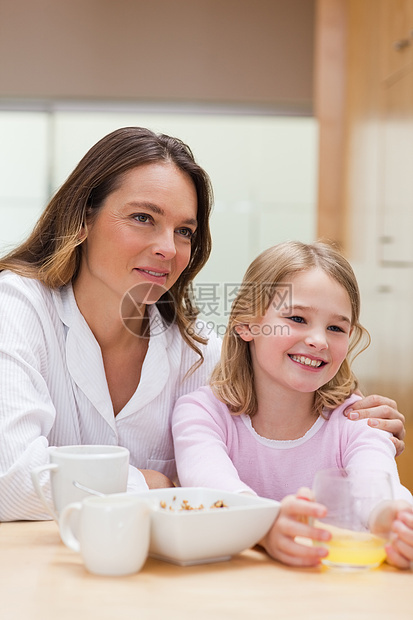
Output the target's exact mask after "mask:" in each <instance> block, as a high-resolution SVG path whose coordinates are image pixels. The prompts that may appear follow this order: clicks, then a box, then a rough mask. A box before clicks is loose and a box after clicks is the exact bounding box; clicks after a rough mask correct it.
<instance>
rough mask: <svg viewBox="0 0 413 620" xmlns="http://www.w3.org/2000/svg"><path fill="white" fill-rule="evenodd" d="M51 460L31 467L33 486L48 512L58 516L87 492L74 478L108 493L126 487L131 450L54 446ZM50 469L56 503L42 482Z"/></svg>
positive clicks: (91, 487)
mask: <svg viewBox="0 0 413 620" xmlns="http://www.w3.org/2000/svg"><path fill="white" fill-rule="evenodd" d="M47 450H48V453H49V460H50V462H49V463H47V464H45V465H40V466H39V467H35V468H34V469H32V471H31V476H32V481H33V485H34V488H35V490H36V492H37V494H38V496H39V498H40V499H41V501H42V503H43V505H44V507H45V508H46V510H47V512H48V513H49V514H50V515H51V516H52V517H53V519H55V520H56V521H58V520H59V515H60V514H61V512H62V510H63V508H64V507H65V506H67V505H68V504H70V503H71V502H78V501H81V500H82V499H83V498H84V497H87V496H88V493H87V492H86V491H82V490H81V489H79V488H77V487H75V486H74V484H73V482H78V483H80V484H81V485H83V486H85V487H87V488H89V489H92V490H94V491H97V492H100V493H104V494H109V493H122V492H124V491H126V488H127V484H128V473H129V450H128V449H127V448H123V447H121V446H99V445H91V446H88V445H79V446H59V447H57V446H51V447H49V448H48V449H47ZM44 471H49V472H50V486H51V494H52V500H53V505H51V504H50V501H49V500H48V498H47V497H46V494H45V492H44V489H43V487H42V485H41V483H40V477H41V474H42V472H44Z"/></svg>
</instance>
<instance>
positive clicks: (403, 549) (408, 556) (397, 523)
mask: <svg viewBox="0 0 413 620" xmlns="http://www.w3.org/2000/svg"><path fill="white" fill-rule="evenodd" d="M386 553H387V562H388V563H389V564H392V565H393V566H397V568H413V507H412V506H409V508H404V509H402V510H398V511H397V512H396V514H395V518H394V521H393V523H392V526H391V529H390V540H389V543H388V545H386Z"/></svg>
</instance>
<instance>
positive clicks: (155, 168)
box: [0, 127, 404, 521]
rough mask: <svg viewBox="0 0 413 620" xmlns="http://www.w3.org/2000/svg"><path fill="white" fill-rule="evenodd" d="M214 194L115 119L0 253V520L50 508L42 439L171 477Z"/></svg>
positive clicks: (181, 159)
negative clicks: (34, 219) (108, 447)
mask: <svg viewBox="0 0 413 620" xmlns="http://www.w3.org/2000/svg"><path fill="white" fill-rule="evenodd" d="M211 204H212V190H211V186H210V181H209V178H208V176H207V174H206V173H205V172H204V171H203V170H202V168H200V166H198V165H197V164H196V162H195V161H194V158H193V155H192V153H191V151H190V149H189V148H188V147H187V146H186V145H185V144H183V143H182V142H181V141H180V140H177V139H174V138H170V137H168V136H164V135H156V134H154V133H153V132H151V131H149V130H147V129H142V128H137V127H129V128H122V129H118V130H116V131H114V132H112V133H111V134H109V135H108V136H106V137H104V138H103V139H102V140H100V141H99V142H98V143H97V144H96V145H95V146H93V147H92V148H91V149H90V151H89V152H88V153H87V154H86V155H85V157H84V158H83V159H82V160H81V161H80V163H79V164H78V166H77V167H76V168H75V170H74V171H73V173H72V174H71V175H70V176H69V178H68V179H67V181H66V182H65V183H64V184H63V186H62V187H61V188H60V189H59V190H58V191H57V193H56V195H55V196H54V197H53V198H52V200H51V201H50V203H49V205H48V207H47V208H46V210H45V212H44V214H43V215H42V217H41V218H40V220H39V222H38V224H37V226H36V227H35V229H34V231H33V233H32V234H31V236H30V237H29V239H28V240H27V241H26V242H24V243H23V244H22V245H20V246H19V247H18V248H17V249H15V250H14V251H13V252H11V253H10V254H9V255H7V256H6V257H4V258H3V260H1V261H0V270H3V271H2V273H1V274H0V304H1V317H2V319H1V324H0V393H1V409H0V498H1V502H0V520H2V521H5V520H15V519H42V518H46V515H45V514H44V512H43V510H42V508H41V505H40V502H39V501H38V499H37V497H36V496H35V494H34V491H33V488H32V484H31V480H30V475H29V472H30V470H31V469H32V468H33V467H35V466H38V465H41V464H43V463H44V462H46V461H47V459H48V457H47V446H48V445H65V444H80V443H82V444H88V443H94V444H119V445H123V446H126V447H127V448H128V449H129V451H130V455H131V467H130V476H129V485H128V488H129V489H138V488H146V487H147V486H149V487H156V486H170V485H171V484H172V483H171V480H173V479H174V478H175V475H176V469H175V461H174V454H173V443H172V437H171V430H170V417H171V412H172V409H173V406H174V403H175V402H176V400H177V398H178V397H179V396H180V395H182V394H185V393H188V392H190V391H193V390H194V389H196V388H197V387H199V386H200V385H203V384H205V383H206V382H207V380H208V377H209V375H210V372H211V371H212V368H213V367H214V365H215V363H216V362H217V361H218V359H219V350H220V343H219V340H218V338H216V337H215V336H214V335H209V337H208V339H207V338H206V337H205V335H204V333H203V331H202V328H201V331H199V332H197V331H195V330H194V318H195V316H196V313H197V310H196V307H195V305H194V302H193V300H192V298H191V283H192V281H193V279H194V278H195V276H196V275H197V274H198V272H199V271H200V269H201V268H202V267H203V265H204V264H205V262H206V261H207V259H208V256H209V254H210V250H211V239H210V232H209V216H210V211H211ZM196 324H197V325H199V324H200V322H199V321H197V323H196ZM201 325H202V324H201ZM374 398H375V399H376V400H375V402H374V401H373V400H372V397H370V400H369V399H365V400H364V407H365V409H364V410H362V409H361V407H360V405H359V404H358V409H357V411H358V412H359V413H358V415H359V416H360V417H364V416H371V415H373V416H375V417H376V418H381V417H383V418H393V419H386V420H381V419H380V420H379V421H378V424H379V425H380V426H381V427H383V428H387V429H388V430H391V431H392V432H394V433H398V434H399V436H400V438H401V439H400V440H402V439H403V434H404V428H403V416H401V414H399V413H398V412H397V410H396V405H395V403H393V401H390V400H388V399H383V398H380V397H374ZM360 402H361V403H362V406H363V401H360ZM376 404H377V405H378V406H375V407H372V405H376ZM400 440H399V439H395V441H396V442H400ZM399 445H400V444H399ZM401 445H402V444H401ZM45 492H46V494H47V493H48V491H47V489H46V490H45Z"/></svg>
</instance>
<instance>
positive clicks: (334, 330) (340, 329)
mask: <svg viewBox="0 0 413 620" xmlns="http://www.w3.org/2000/svg"><path fill="white" fill-rule="evenodd" d="M327 329H329V330H330V331H331V332H339V333H342V334H344V333H345V332H344V329H342V328H341V327H339V326H338V325H330V327H328V328H327Z"/></svg>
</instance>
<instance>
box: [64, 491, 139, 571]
mask: <svg viewBox="0 0 413 620" xmlns="http://www.w3.org/2000/svg"><path fill="white" fill-rule="evenodd" d="M76 513H77V514H76ZM150 513H151V504H150V503H149V501H148V500H145V499H143V498H140V497H138V496H137V495H127V494H126V493H123V494H119V495H110V496H106V497H87V498H86V499H84V500H83V502H77V503H75V504H69V506H66V508H65V509H64V510H63V512H62V515H61V517H60V521H59V527H60V536H61V538H62V540H63V542H64V544H65V545H66V546H67V547H69V549H72V550H73V551H76V552H78V553H80V554H81V556H82V559H83V562H84V564H85V567H86V568H87V570H88V571H89V572H91V573H94V574H95V575H111V576H120V575H131V574H133V573H137V572H138V571H139V570H140V569H141V568H142V566H143V565H144V563H145V560H146V558H147V556H148V550H149V540H150ZM76 517H77V519H76ZM73 523H75V525H73Z"/></svg>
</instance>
